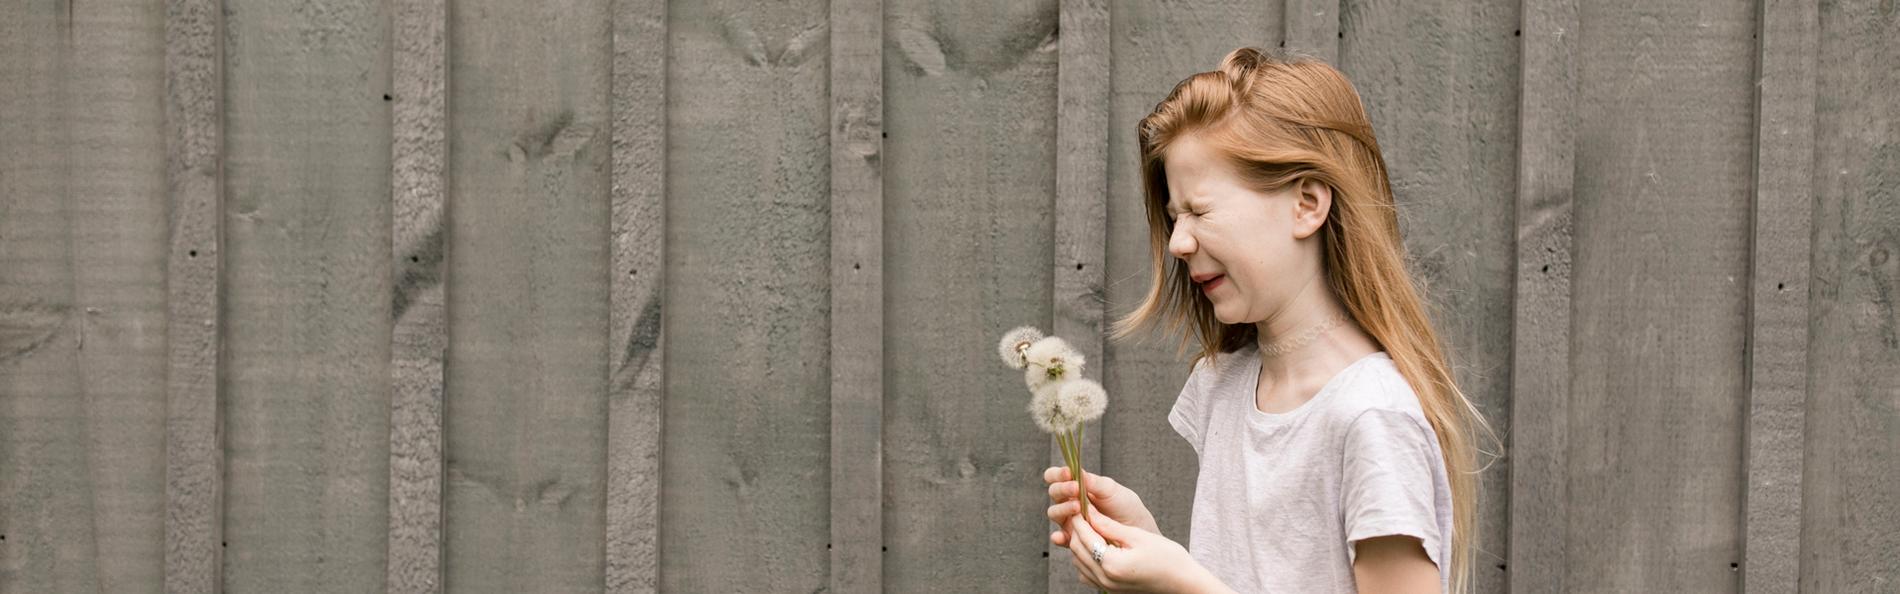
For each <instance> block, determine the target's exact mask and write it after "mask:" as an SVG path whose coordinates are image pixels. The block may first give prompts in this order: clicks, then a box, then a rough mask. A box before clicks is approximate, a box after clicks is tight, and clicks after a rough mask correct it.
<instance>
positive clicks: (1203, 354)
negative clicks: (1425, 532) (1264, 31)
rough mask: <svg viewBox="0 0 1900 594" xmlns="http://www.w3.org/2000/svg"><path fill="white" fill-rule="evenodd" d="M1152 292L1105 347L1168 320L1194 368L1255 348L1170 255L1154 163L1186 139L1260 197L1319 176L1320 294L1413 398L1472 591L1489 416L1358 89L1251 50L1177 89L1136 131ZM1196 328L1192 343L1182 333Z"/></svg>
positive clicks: (1457, 581) (1458, 574)
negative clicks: (1413, 258) (1327, 194)
mask: <svg viewBox="0 0 1900 594" xmlns="http://www.w3.org/2000/svg"><path fill="white" fill-rule="evenodd" d="M1139 134H1140V141H1141V164H1142V165H1141V166H1142V177H1143V184H1144V186H1145V190H1146V200H1147V211H1148V243H1149V248H1150V249H1149V254H1150V256H1151V259H1152V262H1153V268H1154V276H1153V283H1152V284H1151V286H1150V288H1149V291H1148V295H1147V297H1146V298H1144V299H1143V300H1142V302H1141V304H1140V305H1139V306H1138V307H1136V308H1135V309H1134V311H1132V312H1130V313H1129V314H1127V315H1126V316H1123V317H1122V318H1121V319H1119V320H1116V322H1115V327H1114V331H1113V333H1112V334H1111V337H1112V338H1115V339H1118V340H1119V339H1122V338H1124V337H1127V336H1128V335H1130V334H1133V333H1134V332H1136V331H1137V330H1141V329H1145V328H1151V327H1154V326H1155V325H1157V324H1158V323H1160V322H1162V321H1164V320H1165V321H1166V322H1167V331H1168V333H1169V334H1176V333H1178V334H1179V336H1180V349H1179V352H1178V353H1177V354H1185V353H1186V352H1187V350H1188V346H1189V344H1191V343H1192V342H1193V341H1194V340H1195V339H1196V338H1197V337H1198V339H1199V343H1200V349H1199V352H1198V353H1196V354H1195V356H1194V357H1193V359H1192V361H1191V362H1190V365H1192V363H1194V362H1199V361H1200V360H1201V359H1202V358H1208V359H1209V360H1210V361H1211V360H1214V359H1217V358H1218V356H1219V355H1220V354H1221V353H1231V352H1234V351H1235V350H1238V349H1240V348H1243V347H1245V346H1247V345H1249V344H1252V343H1254V341H1255V340H1256V338H1257V337H1256V332H1257V330H1256V329H1255V327H1254V325H1253V324H1223V323H1221V322H1220V321H1219V320H1217V319H1215V317H1214V308H1213V305H1212V304H1211V303H1209V302H1208V301H1207V299H1206V297H1205V296H1203V295H1201V293H1200V292H1199V291H1197V290H1195V286H1194V281H1193V279H1191V278H1189V270H1188V269H1187V267H1186V266H1185V265H1184V264H1182V263H1181V262H1180V261H1179V260H1177V259H1175V258H1172V257H1170V255H1169V254H1168V251H1167V246H1168V239H1169V237H1170V236H1172V235H1173V233H1174V225H1173V223H1172V222H1171V221H1169V220H1168V216H1167V204H1168V179H1167V175H1166V170H1165V169H1164V168H1163V166H1162V158H1163V156H1164V155H1165V154H1166V152H1167V150H1168V147H1169V146H1170V145H1171V144H1172V143H1173V142H1174V141H1176V140H1178V139H1180V138H1182V137H1183V136H1185V135H1188V134H1195V135H1197V138H1199V139H1201V140H1202V141H1203V142H1206V143H1208V145H1209V146H1211V147H1214V150H1215V151H1216V152H1218V153H1220V154H1222V155H1223V156H1225V157H1226V158H1228V159H1229V160H1230V162H1231V163H1232V164H1233V165H1234V169H1235V170H1237V171H1239V172H1240V174H1241V176H1242V178H1243V181H1245V182H1246V183H1248V184H1249V185H1250V186H1252V187H1254V188H1255V189H1257V190H1260V191H1263V192H1270V191H1274V190H1278V189H1281V188H1285V187H1288V186H1289V185H1291V184H1295V183H1298V182H1300V181H1302V180H1308V179H1311V180H1315V181H1318V182H1320V183H1324V184H1326V185H1327V186H1328V187H1329V188H1330V189H1331V190H1332V207H1331V209H1330V211H1329V212H1328V216H1327V217H1326V222H1325V224H1324V226H1323V227H1322V228H1321V230H1320V235H1321V236H1322V241H1323V243H1324V248H1323V249H1322V254H1323V257H1324V263H1323V265H1324V268H1325V271H1326V277H1327V284H1328V286H1329V287H1330V288H1331V289H1332V291H1333V293H1334V294H1335V295H1337V296H1338V297H1339V298H1340V300H1341V301H1343V302H1344V303H1345V306H1346V310H1347V313H1348V314H1349V315H1351V316H1352V319H1353V321H1355V322H1357V323H1358V324H1359V326H1360V327H1361V328H1364V329H1365V331H1366V332H1367V333H1369V334H1371V335H1372V338H1373V339H1374V340H1376V341H1378V343H1379V345H1380V346H1381V347H1383V348H1384V349H1385V351H1386V352H1387V354H1388V355H1390V356H1391V358H1392V361H1393V363H1395V364H1396V365H1397V367H1398V370H1399V373H1400V374H1402V375H1404V376H1405V379H1406V381H1407V382H1408V383H1410V384H1411V386H1412V388H1413V391H1414V392H1415V393H1417V395H1418V400H1419V406H1420V408H1422V409H1423V410H1424V413H1425V418H1426V420H1427V421H1430V422H1431V425H1432V429H1433V431H1434V432H1436V433H1437V435H1438V441H1439V446H1440V449H1441V450H1443V452H1444V456H1445V468H1446V473H1447V474H1448V475H1449V478H1450V482H1451V499H1452V525H1453V533H1452V567H1451V570H1452V571H1451V576H1452V584H1453V589H1454V591H1459V592H1463V591H1466V589H1467V584H1468V583H1469V581H1470V576H1471V569H1472V567H1473V559H1472V557H1473V554H1474V553H1475V551H1476V545H1477V542H1476V540H1475V539H1474V535H1475V534H1476V531H1477V497H1478V471H1479V470H1480V469H1479V468H1478V467H1477V448H1476V444H1475V443H1474V439H1475V438H1476V437H1478V436H1479V434H1480V432H1482V434H1484V435H1489V436H1491V437H1492V439H1493V440H1495V435H1494V434H1492V433H1491V430H1490V428H1489V426H1488V425H1487V424H1486V423H1485V421H1484V416H1483V414H1482V413H1480V412H1479V411H1478V409H1477V407H1475V406H1473V405H1472V403H1471V401H1470V400H1469V399H1467V398H1466V397H1465V395H1464V393H1463V392H1461V391H1459V389H1458V386H1457V383H1456V382H1455V381H1454V378H1453V377H1452V371H1451V365H1450V361H1449V360H1448V359H1447V357H1446V355H1445V350H1444V348H1443V347H1442V346H1441V345H1440V343H1439V341H1438V334H1437V332H1435V331H1433V329H1432V324H1431V321H1430V320H1429V319H1428V318H1427V316H1426V312H1425V308H1424V305H1423V302H1422V300H1421V299H1420V297H1419V293H1420V291H1419V289H1418V288H1417V287H1416V286H1414V285H1413V282H1412V278H1411V276H1410V275H1409V274H1407V272H1406V254H1405V245H1404V242H1403V241H1402V239H1401V238H1400V235H1399V221H1398V212H1397V209H1396V207H1395V206H1394V204H1393V200H1392V186H1391V182H1390V180H1388V179H1387V175H1386V169H1385V158H1384V157H1383V156H1381V155H1380V153H1379V142H1378V140H1376V139H1374V138H1373V135H1372V124H1371V122H1370V120H1369V119H1368V118H1367V117H1366V112H1365V107H1364V106H1363V105H1362V104H1361V103H1360V100H1359V93H1358V91H1356V90H1354V88H1353V86H1352V83H1351V82H1348V81H1347V80H1346V77H1345V76H1344V75H1342V74H1340V73H1339V71H1337V70H1334V69H1333V68H1332V67H1331V66H1327V65H1326V64H1325V63H1324V62H1320V61H1317V60H1313V59H1308V58H1298V59H1284V58H1281V57H1277V56H1269V55H1267V54H1264V53H1262V52H1260V51H1259V50H1256V49H1254V48H1241V49H1238V50H1234V51H1233V52H1232V53H1229V54H1227V57H1226V58H1224V59H1222V60H1221V64H1220V68H1219V69H1218V70H1215V71H1212V72H1203V73H1200V74H1196V75H1193V76H1190V77H1188V78H1187V80H1183V81H1181V83H1180V84H1178V85H1176V86H1175V87H1174V90H1173V92H1170V93H1169V94H1168V97H1167V99H1164V100H1162V101H1161V103H1160V104H1158V105H1156V106H1155V109H1154V112H1153V113H1150V114H1148V116H1147V117H1145V118H1142V120H1141V124H1140V127H1139ZM1184 326H1185V327H1189V328H1192V330H1193V333H1192V334H1190V333H1188V332H1184V331H1183V327H1184Z"/></svg>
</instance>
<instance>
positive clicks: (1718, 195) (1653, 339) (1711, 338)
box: [1565, 1, 1755, 592]
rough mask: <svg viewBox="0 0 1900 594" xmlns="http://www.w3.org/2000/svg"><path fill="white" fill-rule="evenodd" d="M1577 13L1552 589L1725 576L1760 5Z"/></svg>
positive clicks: (1735, 468) (1734, 538)
mask: <svg viewBox="0 0 1900 594" xmlns="http://www.w3.org/2000/svg"><path fill="white" fill-rule="evenodd" d="M1580 19H1581V21H1582V25H1581V31H1582V33H1583V37H1582V38H1581V40H1580V46H1579V50H1580V54H1579V56H1580V57H1579V64H1580V66H1581V74H1582V78H1581V83H1580V85H1579V89H1580V96H1579V99H1578V104H1577V107H1578V117H1579V122H1580V126H1579V128H1578V135H1577V146H1576V150H1577V160H1576V188H1577V197H1578V199H1577V203H1576V233H1577V234H1576V245H1577V248H1576V249H1577V253H1576V268H1575V271H1574V273H1575V276H1574V277H1573V280H1574V283H1575V284H1574V285H1573V287H1574V288H1575V293H1574V310H1573V311H1574V312H1575V313H1574V315H1575V318H1574V320H1573V321H1574V326H1573V331H1574V334H1573V335H1572V340H1571V344H1572V348H1573V349H1574V350H1573V351H1572V353H1571V354H1572V359H1571V365H1572V367H1571V378H1572V381H1573V386H1574V388H1575V392H1574V393H1573V395H1572V398H1571V402H1570V423H1569V437H1570V444H1569V445H1570V452H1569V472H1570V476H1569V481H1570V486H1569V493H1570V499H1569V514H1568V527H1567V531H1568V532H1567V538H1568V545H1567V547H1568V553H1567V558H1566V565H1567V566H1568V570H1569V573H1568V575H1567V576H1566V578H1565V580H1566V585H1567V587H1568V588H1569V589H1571V590H1573V591H1645V592H1649V591H1684V590H1698V591H1711V590H1714V591H1729V590H1733V589H1734V588H1735V587H1736V583H1737V572H1736V571H1735V567H1734V565H1732V564H1735V563H1737V562H1739V560H1740V555H1741V551H1740V539H1739V536H1738V534H1737V529H1736V528H1737V521H1736V519H1737V518H1738V517H1740V516H1739V514H1740V513H1741V485H1742V484H1743V483H1742V477H1741V475H1740V472H1739V471H1740V467H1741V464H1740V461H1741V460H1742V454H1741V451H1740V447H1739V446H1740V444H1741V440H1740V439H1739V436H1740V435H1741V431H1742V425H1741V423H1742V417H1741V411H1742V409H1743V407H1744V403H1745V397H1746V394H1745V391H1744V382H1743V379H1744V375H1743V374H1744V368H1743V363H1744V360H1745V359H1744V357H1743V354H1744V352H1745V351H1744V342H1745V339H1746V336H1747V327H1746V322H1745V320H1746V313H1747V294H1748V292H1747V286H1748V271H1749V266H1748V260H1747V257H1748V243H1749V236H1750V227H1749V224H1748V223H1749V210H1748V208H1749V203H1750V200H1749V198H1748V196H1749V194H1750V190H1751V180H1752V177H1753V173H1752V172H1753V155H1752V144H1751V142H1750V141H1751V140H1752V139H1753V135H1754V134H1753V127H1754V118H1753V109H1752V103H1753V97H1754V93H1753V90H1754V80H1753V68H1752V66H1751V64H1752V60H1753V58H1752V55H1753V53H1754V43H1753V41H1751V40H1750V35H1751V34H1752V33H1753V32H1754V29H1755V27H1754V7H1753V6H1752V5H1751V4H1747V3H1739V2H1736V3H1728V4H1725V5H1710V4H1708V3H1706V2H1688V1H1684V2H1670V3H1661V4H1651V5H1645V6H1642V7H1624V8H1617V9H1615V10H1611V9H1610V8H1609V7H1604V6H1600V5H1595V4H1588V3H1586V4H1584V5H1583V6H1582V12H1581V13H1580Z"/></svg>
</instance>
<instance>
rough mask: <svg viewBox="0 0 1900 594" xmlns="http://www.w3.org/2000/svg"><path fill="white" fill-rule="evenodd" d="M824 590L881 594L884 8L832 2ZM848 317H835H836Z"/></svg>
mask: <svg viewBox="0 0 1900 594" xmlns="http://www.w3.org/2000/svg"><path fill="white" fill-rule="evenodd" d="M830 10H831V13H830V19H831V26H830V29H831V39H830V43H831V56H830V58H831V62H830V72H831V80H830V92H831V123H830V126H831V131H830V140H831V221H830V223H831V288H830V291H831V304H830V305H831V312H833V314H832V315H831V345H830V346H831V540H830V541H829V542H830V545H829V547H828V548H829V549H830V551H831V559H830V561H831V571H830V583H829V584H827V585H826V587H827V591H829V592H832V593H834V594H852V593H863V594H870V593H873V592H882V591H884V576H883V574H884V563H883V561H884V552H883V544H884V538H883V536H884V176H883V171H884V170H883V166H884V141H883V133H884V51H883V50H884V3H883V1H882V0H849V1H846V0H836V1H834V2H832V3H831V7H830ZM840 312H842V313H845V314H847V315H837V314H838V313H840Z"/></svg>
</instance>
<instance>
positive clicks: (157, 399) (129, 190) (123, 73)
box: [0, 1, 167, 592]
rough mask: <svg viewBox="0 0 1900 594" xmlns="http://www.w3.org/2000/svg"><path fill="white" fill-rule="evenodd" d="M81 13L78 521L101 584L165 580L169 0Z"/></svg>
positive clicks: (74, 137)
mask: <svg viewBox="0 0 1900 594" xmlns="http://www.w3.org/2000/svg"><path fill="white" fill-rule="evenodd" d="M52 6H59V5H58V4H54V5H52ZM68 14H69V15H70V16H71V18H72V28H71V36H70V37H69V38H68V41H67V43H68V44H69V46H70V47H71V48H72V56H73V59H72V60H71V62H70V63H69V64H68V69H67V70H66V72H67V73H68V75H67V76H68V77H69V78H68V79H67V80H68V81H69V82H68V84H69V85H71V86H70V88H69V90H68V91H67V93H66V94H65V99H64V100H63V101H62V102H61V103H63V104H64V105H65V106H66V109H67V112H68V113H69V114H75V116H74V117H71V118H70V119H69V120H68V125H69V130H70V132H69V141H70V144H69V147H71V149H72V150H69V151H68V152H67V153H66V154H65V156H64V158H66V159H68V162H69V163H71V165H70V166H69V168H68V170H67V172H68V174H69V175H71V177H70V178H69V180H70V181H69V183H70V184H71V186H70V187H71V194H70V196H69V197H68V200H69V204H71V205H72V206H71V208H72V210H71V214H72V217H71V219H70V220H69V222H70V223H71V224H72V230H71V235H70V237H71V239H72V244H71V245H72V250H73V252H72V256H73V260H72V263H71V266H72V274H73V282H74V310H73V311H74V312H77V313H79V314H81V315H80V317H79V318H74V320H73V321H74V325H75V328H76V329H78V330H79V331H80V340H79V343H78V344H79V346H81V347H83V348H81V349H80V350H79V352H78V353H76V354H74V356H75V358H76V359H77V362H78V366H79V369H80V375H79V378H80V384H79V387H80V388H81V395H82V396H83V402H84V403H85V406H86V416H87V419H88V420H87V423H88V427H87V429H86V430H85V431H82V432H79V433H75V434H71V435H69V436H68V438H70V439H79V438H81V437H82V436H83V437H89V438H90V440H89V441H86V442H80V443H83V444H84V445H85V446H86V447H87V448H88V449H89V450H90V454H89V455H88V463H87V464H84V465H81V466H79V467H75V468H73V469H72V470H73V471H82V470H83V471H86V472H89V473H90V477H89V479H88V482H89V483H91V486H90V490H91V493H92V500H91V502H90V504H91V516H90V517H89V518H73V519H72V520H74V521H76V522H86V523H90V524H91V525H92V533H93V535H94V539H95V542H96V543H97V544H96V551H97V554H98V558H97V560H96V561H94V562H93V563H94V566H95V567H96V571H97V575H98V586H99V589H100V590H101V591H107V592H139V591H150V592H155V591H158V590H159V589H160V588H161V587H162V586H163V584H164V557H165V554H164V551H165V524H164V518H165V515H164V509H165V459H164V451H165V383H164V381H163V379H162V378H164V376H165V314H166V306H165V299H166V294H165V284H166V283H165V276H164V275H165V259H166V248H165V243H166V210H167V209H166V202H165V136H164V130H165V126H164V120H165V110H164V102H163V97H164V94H165V60H164V57H163V56H164V55H165V54H164V51H165V10H164V6H163V5H162V4H158V3H152V2H136V1H118V2H104V3H99V2H94V3H83V4H73V5H71V6H70V10H69V12H68ZM9 55H12V54H9ZM6 111H7V112H8V113H13V112H12V111H10V110H6ZM0 142H4V141H0ZM73 174H77V175H73ZM0 194H5V195H7V196H12V195H13V194H11V193H7V192H0ZM0 218H7V217H4V216H0ZM0 276H6V275H0ZM0 433H5V431H3V430H0ZM78 492H79V491H77V490H75V491H71V492H67V493H66V495H74V494H76V493H78ZM71 525H72V524H68V526H71ZM0 532H3V530H0ZM74 564H75V565H78V563H74ZM0 590H8V587H7V586H5V585H0ZM14 590H16V591H33V590H35V588H15V589H14ZM46 590H47V591H54V590H60V588H48V589H46ZM74 590H78V588H75V589H74Z"/></svg>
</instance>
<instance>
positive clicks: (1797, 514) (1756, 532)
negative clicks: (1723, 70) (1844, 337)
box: [1741, 0, 1819, 594]
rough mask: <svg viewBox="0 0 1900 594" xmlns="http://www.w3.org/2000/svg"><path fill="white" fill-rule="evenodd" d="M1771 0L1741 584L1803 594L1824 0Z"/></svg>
mask: <svg viewBox="0 0 1900 594" xmlns="http://www.w3.org/2000/svg"><path fill="white" fill-rule="evenodd" d="M1759 9H1760V11H1759V12H1758V13H1757V16H1756V18H1757V20H1758V23H1757V31H1758V32H1759V33H1758V35H1759V39H1760V41H1758V42H1757V44H1758V45H1757V48H1758V49H1757V51H1758V54H1757V55H1758V58H1757V60H1756V64H1757V68H1759V71H1758V76H1759V79H1760V84H1759V85H1758V86H1757V87H1756V91H1755V118H1756V119H1755V122H1756V127H1755V191H1754V194H1753V198H1754V205H1753V210H1754V212H1753V230H1752V232H1753V236H1752V240H1751V242H1750V247H1749V252H1750V256H1749V260H1750V266H1751V269H1750V271H1749V275H1748V278H1749V316H1748V319H1749V328H1748V330H1749V341H1748V343H1749V346H1748V395H1749V408H1748V421H1747V423H1746V424H1744V425H1743V427H1742V429H1743V431H1744V435H1745V438H1744V446H1743V447H1744V448H1746V449H1745V450H1744V452H1743V453H1744V455H1745V456H1746V460H1747V462H1746V464H1745V465H1744V467H1743V470H1744V472H1746V475H1745V476H1746V481H1747V485H1746V487H1745V490H1744V491H1743V501H1744V502H1745V505H1744V507H1743V514H1742V518H1741V519H1742V526H1741V530H1742V539H1743V558H1742V567H1741V569H1742V587H1741V590H1742V591H1743V592H1748V593H1750V594H1771V593H1772V594H1794V593H1795V592H1798V591H1799V589H1800V578H1801V571H1800V559H1801V457H1802V450H1803V446H1804V442H1805V441H1806V439H1804V437H1803V433H1804V432H1805V429H1806V427H1805V423H1806V420H1805V418H1804V412H1805V407H1806V404H1807V395H1808V371H1807V364H1808V282H1807V281H1808V255H1809V254H1808V248H1809V241H1810V239H1809V238H1810V235H1811V233H1812V231H1813V220H1812V217H1813V214H1814V213H1813V202H1812V194H1811V191H1810V190H1811V188H1812V187H1813V184H1814V94H1815V89H1814V77H1815V74H1814V70H1815V49H1816V48H1815V45H1816V43H1817V41H1816V39H1815V34H1816V32H1817V29H1818V27H1819V23H1818V18H1819V14H1818V12H1817V11H1818V9H1817V7H1816V5H1815V4H1814V3H1812V2H1800V1H1779V0H1761V2H1760V3H1759Z"/></svg>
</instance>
